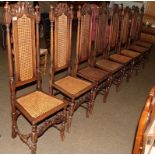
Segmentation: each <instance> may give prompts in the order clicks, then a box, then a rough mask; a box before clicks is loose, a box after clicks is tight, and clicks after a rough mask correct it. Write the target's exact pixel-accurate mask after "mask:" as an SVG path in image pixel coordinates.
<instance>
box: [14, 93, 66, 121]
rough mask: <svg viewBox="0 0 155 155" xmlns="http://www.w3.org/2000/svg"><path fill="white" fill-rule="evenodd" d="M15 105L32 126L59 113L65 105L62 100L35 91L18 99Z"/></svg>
mask: <svg viewBox="0 0 155 155" xmlns="http://www.w3.org/2000/svg"><path fill="white" fill-rule="evenodd" d="M16 104H17V107H20V108H21V109H22V111H23V113H24V115H25V116H28V119H29V121H30V122H31V123H33V124H35V123H38V122H39V121H42V120H43V119H44V118H46V117H48V116H50V115H51V114H53V113H55V112H57V111H59V110H60V109H62V108H63V107H64V105H65V103H64V102H63V101H62V100H60V99H57V98H56V97H53V96H49V95H48V94H45V93H43V92H41V91H35V92H32V93H29V94H27V95H24V96H22V97H19V98H18V99H17V103H16Z"/></svg>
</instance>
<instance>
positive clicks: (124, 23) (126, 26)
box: [119, 7, 143, 74]
mask: <svg viewBox="0 0 155 155" xmlns="http://www.w3.org/2000/svg"><path fill="white" fill-rule="evenodd" d="M130 16H131V9H130V8H129V7H125V8H124V9H123V11H122V14H121V30H120V42H119V51H120V54H122V55H125V56H128V57H131V58H132V59H133V60H134V64H133V69H134V70H135V71H136V74H138V70H139V67H140V63H141V60H142V57H143V56H142V53H139V52H136V51H133V50H128V49H127V46H128V41H129V39H128V38H129V33H130Z"/></svg>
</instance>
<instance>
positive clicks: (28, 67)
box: [12, 14, 36, 83]
mask: <svg viewBox="0 0 155 155" xmlns="http://www.w3.org/2000/svg"><path fill="white" fill-rule="evenodd" d="M12 21H13V22H12V23H13V24H12V28H13V43H14V44H13V46H14V58H15V59H14V60H15V76H16V82H17V83H18V82H26V81H30V80H34V78H36V51H35V21H34V19H33V18H31V17H29V16H27V15H26V14H23V15H22V16H21V17H19V18H18V17H13V18H12Z"/></svg>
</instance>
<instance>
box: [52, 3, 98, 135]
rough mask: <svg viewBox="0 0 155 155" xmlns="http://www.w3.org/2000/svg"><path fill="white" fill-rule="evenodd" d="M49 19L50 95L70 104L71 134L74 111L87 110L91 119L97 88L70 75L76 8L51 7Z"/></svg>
mask: <svg viewBox="0 0 155 155" xmlns="http://www.w3.org/2000/svg"><path fill="white" fill-rule="evenodd" d="M49 17H50V22H51V41H50V44H51V48H50V63H51V67H50V84H49V92H50V94H51V95H52V94H58V93H59V94H61V95H63V97H64V100H66V101H67V103H68V104H69V107H68V120H69V121H68V122H69V123H68V125H67V131H68V132H70V129H71V128H70V127H71V122H72V116H73V114H74V112H75V110H77V109H78V108H79V107H83V108H84V109H86V116H87V117H89V114H90V112H91V111H92V108H93V104H94V100H95V91H94V85H93V84H92V83H91V82H88V81H87V80H83V79H80V78H77V77H74V76H73V75H72V74H71V62H70V60H71V49H72V42H71V41H72V19H73V7H72V6H71V7H69V6H68V5H67V4H66V3H59V4H57V5H56V6H55V7H53V6H51V11H50V13H49ZM62 71H66V72H63V73H62ZM59 73H61V75H60V74H59ZM57 75H58V76H59V75H60V76H59V77H57Z"/></svg>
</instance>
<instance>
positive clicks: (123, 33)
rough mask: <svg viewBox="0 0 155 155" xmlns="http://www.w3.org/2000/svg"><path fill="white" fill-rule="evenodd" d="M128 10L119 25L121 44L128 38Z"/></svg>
mask: <svg viewBox="0 0 155 155" xmlns="http://www.w3.org/2000/svg"><path fill="white" fill-rule="evenodd" d="M129 20H130V17H129V10H127V11H126V12H125V14H124V17H123V20H122V23H121V43H122V44H125V43H127V41H128V37H129V24H130V23H129Z"/></svg>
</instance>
